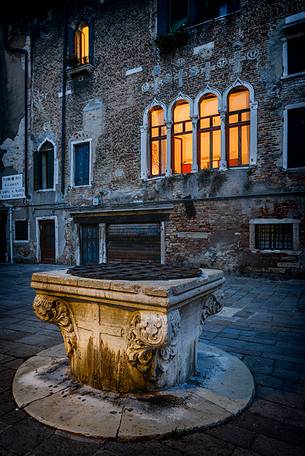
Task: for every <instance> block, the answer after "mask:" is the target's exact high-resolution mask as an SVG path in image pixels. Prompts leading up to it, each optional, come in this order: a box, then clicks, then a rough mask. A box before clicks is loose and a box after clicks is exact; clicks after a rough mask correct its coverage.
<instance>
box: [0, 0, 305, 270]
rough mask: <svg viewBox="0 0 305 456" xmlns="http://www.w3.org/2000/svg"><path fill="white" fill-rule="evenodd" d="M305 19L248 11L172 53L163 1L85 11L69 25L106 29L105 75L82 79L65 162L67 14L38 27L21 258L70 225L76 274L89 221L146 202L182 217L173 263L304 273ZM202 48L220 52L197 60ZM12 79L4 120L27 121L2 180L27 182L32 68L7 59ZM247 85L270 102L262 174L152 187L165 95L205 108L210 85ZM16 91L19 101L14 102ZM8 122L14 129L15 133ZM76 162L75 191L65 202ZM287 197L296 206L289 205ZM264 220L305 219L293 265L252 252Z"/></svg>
mask: <svg viewBox="0 0 305 456" xmlns="http://www.w3.org/2000/svg"><path fill="white" fill-rule="evenodd" d="M304 10H305V2H304V0H290V1H283V0H273V1H272V2H268V3H266V2H265V1H263V0H258V1H257V2H254V1H252V0H244V1H242V2H241V8H240V10H239V11H238V12H235V13H234V14H230V15H228V16H225V17H222V18H221V19H216V20H212V21H209V22H208V23H201V24H197V25H196V26H194V27H190V28H189V29H188V30H187V35H188V38H187V43H186V44H185V45H184V46H182V47H180V48H178V49H176V50H175V52H174V53H173V54H167V55H163V54H162V53H160V51H159V49H158V47H157V46H156V44H155V38H156V18H157V1H155V0H146V1H143V0H136V1H134V2H132V3H128V2H124V1H120V2H119V1H115V2H109V3H107V2H103V3H102V4H101V3H97V4H96V2H93V1H92V2H91V1H89V0H88V1H87V2H85V4H84V3H83V2H79V1H73V2H72V1H71V2H70V3H69V19H68V21H69V25H73V24H76V23H78V21H79V20H81V19H84V18H85V19H86V20H91V19H93V22H94V34H95V43H94V54H95V56H94V71H93V72H92V73H91V74H85V75H80V77H77V78H74V79H71V80H69V81H68V86H67V96H66V120H65V125H66V137H65V140H66V147H65V160H63V151H62V150H61V149H62V145H61V144H62V139H63V138H62V129H61V127H62V95H63V94H62V91H63V87H62V80H63V78H62V60H63V55H62V54H63V37H64V29H63V14H62V11H60V10H59V11H58V10H53V11H50V16H49V17H48V19H46V18H41V19H40V20H38V19H36V20H37V21H38V23H37V30H35V34H32V39H33V43H32V55H31V60H32V68H31V75H32V78H31V80H30V81H29V88H30V90H29V92H30V94H29V95H30V103H29V105H30V109H29V114H30V118H31V125H30V135H29V136H30V137H29V160H28V171H29V173H28V183H29V194H30V196H31V201H30V202H29V201H26V202H24V201H19V200H16V201H13V202H12V204H13V206H14V214H13V217H14V219H20V218H28V219H29V221H30V241H29V242H28V243H25V244H16V243H15V244H14V256H15V258H16V259H18V260H19V261H31V260H32V261H34V260H36V259H37V251H36V249H37V234H38V233H37V228H36V218H37V217H39V216H40V217H42V216H45V217H47V216H50V214H53V215H54V214H55V215H56V216H57V219H58V258H57V261H58V262H64V263H67V264H74V263H75V262H76V261H77V260H78V257H79V233H78V224H77V223H75V222H74V220H73V213H74V212H75V211H87V212H89V213H90V212H92V211H93V210H97V209H104V208H108V210H109V211H110V212H111V211H112V210H113V209H115V208H118V207H121V208H122V209H124V210H126V209H127V208H130V207H131V206H133V207H134V206H135V205H142V206H145V204H147V205H151V206H152V205H157V204H160V203H162V202H163V203H166V204H168V203H169V202H171V204H173V209H172V210H171V211H170V218H169V220H168V221H166V222H165V241H166V242H165V253H166V260H167V261H179V262H192V263H193V264H198V265H201V266H206V267H217V268H219V269H225V270H226V271H227V272H230V271H238V272H240V273H242V272H250V273H263V274H277V275H279V276H285V275H297V274H301V273H304V242H305V240H304V232H305V231H304V213H305V210H304V195H303V194H300V195H297V194H296V193H294V192H299V191H302V192H304V169H298V170H292V171H290V170H289V171H287V170H285V169H284V168H283V155H284V150H283V147H284V146H283V113H284V110H285V107H286V106H287V105H290V104H293V103H300V102H303V101H304V90H305V89H304V87H305V85H304V75H302V74H301V75H298V76H296V77H292V78H282V75H283V71H282V70H283V41H282V40H283V39H284V36H285V31H284V25H285V18H286V17H287V16H290V15H294V14H297V13H301V12H303V11H304ZM135 12H136V13H135ZM127 18H128V20H127ZM118 24H119V25H118ZM45 25H46V26H47V27H48V29H49V33H48V36H46V34H45V33H43V30H44V27H45ZM13 36H14V34H13ZM20 41H22V45H24V42H25V39H24V37H22V39H21V40H20V36H18V35H17V37H16V38H15V39H14V40H12V44H15V45H17V44H19V45H20ZM118 43H120V45H119V46H118ZM123 43H124V44H123ZM202 46H203V49H208V50H209V52H199V53H198V52H195V53H194V49H198V47H199V48H200V47H202ZM50 62H52V66H51V67H50ZM139 67H142V69H143V71H141V72H138V73H134V74H131V75H130V76H126V71H128V70H131V69H133V68H139ZM0 68H1V71H2V73H1V81H3V84H4V85H5V86H8V88H9V89H10V90H6V91H5V94H3V96H2V100H3V104H2V105H4V106H5V108H4V109H3V110H2V111H3V114H1V115H3V116H4V119H3V120H4V121H5V120H7V118H8V117H10V118H11V122H10V123H12V124H13V125H8V128H7V129H6V130H7V131H3V132H1V133H2V134H1V138H3V141H2V139H1V141H0V142H1V144H0V150H1V155H3V160H2V161H3V167H5V169H4V170H3V171H2V170H1V169H0V175H1V173H3V174H4V173H11V172H22V171H23V169H22V167H21V166H20V165H21V164H22V160H23V148H22V145H21V139H22V136H23V135H22V133H23V128H22V122H21V118H22V117H23V113H22V106H21V100H22V96H21V93H20V92H21V88H22V85H23V79H22V78H23V76H24V72H23V60H22V58H21V57H20V56H19V55H14V56H13V55H12V54H11V53H9V54H8V53H7V52H5V50H4V49H3V48H2V49H1V66H0ZM12 73H14V78H12ZM238 78H240V79H241V81H243V82H246V83H248V84H251V85H252V87H253V89H254V98H255V103H257V110H258V111H257V112H258V135H257V143H258V144H257V161H256V163H255V164H254V165H253V166H252V165H251V167H245V168H243V169H227V170H223V171H219V170H217V169H215V170H202V171H200V172H196V173H192V174H185V175H174V176H169V177H166V178H161V179H150V180H148V181H145V180H142V179H141V173H140V161H141V153H140V148H141V144H140V143H141V137H140V127H141V125H142V124H143V114H144V110H145V108H146V107H148V105H149V104H150V103H151V102H152V101H153V100H154V99H155V98H156V99H158V101H159V102H162V103H164V104H165V105H166V106H168V107H169V106H170V103H171V102H172V101H174V100H175V98H176V97H177V96H178V95H179V94H180V92H182V93H183V94H185V95H187V96H188V97H190V98H191V99H192V100H194V99H195V97H196V96H197V95H198V94H199V93H200V92H202V91H204V90H205V89H208V88H209V89H214V90H217V91H219V92H220V93H221V94H222V95H223V94H224V91H225V90H226V89H227V88H228V87H230V86H231V84H233V83H234V82H235V81H237V80H238ZM13 82H15V83H14V84H13ZM12 85H13V87H12ZM7 93H9V94H10V97H11V99H10V100H7V99H6V97H7ZM17 94H18V96H17ZM8 113H9V115H8ZM3 125H4V122H1V128H2V129H4V127H3ZM19 126H20V131H19V133H18V129H19ZM85 139H91V140H92V154H93V160H92V179H91V186H89V187H85V188H74V187H73V186H72V182H71V149H72V147H71V144H72V141H73V140H74V141H78V140H85ZM45 140H52V141H53V142H54V144H55V150H56V173H55V177H56V179H55V191H50V192H35V191H33V152H34V151H36V150H37V149H38V147H40V145H41V144H42V143H43V142H44V141H45ZM7 146H8V147H7ZM18 147H19V149H18ZM0 160H1V156H0ZM15 162H17V163H18V167H17V165H16V166H15ZM63 165H64V166H65V170H64V171H65V172H64V176H65V190H64V194H62V193H61V192H60V186H61V170H62V166H63ZM284 191H289V195H281V194H280V193H282V192H284ZM189 196H190V197H191V198H193V199H194V207H195V211H196V214H195V215H193V216H191V217H189V216H188V214H187V211H186V207H185V204H184V203H183V202H181V200H182V199H183V198H185V197H189ZM177 200H180V202H177ZM94 201H97V206H94ZM53 211H54V213H53ZM258 217H264V218H278V219H281V218H285V217H292V218H294V219H298V220H300V222H301V223H300V248H299V250H297V251H295V252H293V255H290V254H286V253H279V252H273V253H269V254H261V253H254V252H252V251H251V249H250V242H249V220H250V219H253V218H258ZM7 237H8V230H7ZM185 252H188V255H185ZM7 257H8V249H7Z"/></svg>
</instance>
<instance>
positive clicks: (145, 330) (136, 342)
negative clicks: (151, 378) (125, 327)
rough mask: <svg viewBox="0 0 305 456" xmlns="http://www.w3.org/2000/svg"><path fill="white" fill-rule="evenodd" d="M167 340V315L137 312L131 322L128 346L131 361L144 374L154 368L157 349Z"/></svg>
mask: <svg viewBox="0 0 305 456" xmlns="http://www.w3.org/2000/svg"><path fill="white" fill-rule="evenodd" d="M166 340H167V318H166V315H162V314H157V313H154V312H136V313H135V315H134V316H133V317H132V319H131V322H130V328H129V333H128V347H127V350H126V353H127V356H128V359H129V362H130V363H131V364H133V365H134V366H135V367H136V368H137V369H138V371H139V372H142V373H143V374H144V375H145V374H146V373H148V372H149V371H150V370H151V368H152V363H153V360H154V355H155V351H156V350H157V349H158V348H160V347H162V346H163V345H164V344H165V343H166Z"/></svg>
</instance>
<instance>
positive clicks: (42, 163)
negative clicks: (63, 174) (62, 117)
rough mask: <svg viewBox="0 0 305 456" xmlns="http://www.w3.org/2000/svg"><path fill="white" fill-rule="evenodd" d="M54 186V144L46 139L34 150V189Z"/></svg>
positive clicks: (45, 188) (50, 188) (49, 188)
mask: <svg viewBox="0 0 305 456" xmlns="http://www.w3.org/2000/svg"><path fill="white" fill-rule="evenodd" d="M53 188H54V146H53V144H52V143H50V142H49V141H46V142H45V143H44V144H43V145H42V146H41V147H40V149H39V150H38V151H36V152H34V190H53Z"/></svg>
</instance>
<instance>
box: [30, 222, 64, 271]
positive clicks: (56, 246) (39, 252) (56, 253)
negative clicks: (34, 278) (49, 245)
mask: <svg viewBox="0 0 305 456" xmlns="http://www.w3.org/2000/svg"><path fill="white" fill-rule="evenodd" d="M43 220H54V224H55V262H57V260H58V258H59V244H58V219H57V215H52V216H45V217H36V258H37V262H38V263H40V261H41V250H40V230H39V222H40V221H43Z"/></svg>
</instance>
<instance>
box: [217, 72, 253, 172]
mask: <svg viewBox="0 0 305 456" xmlns="http://www.w3.org/2000/svg"><path fill="white" fill-rule="evenodd" d="M237 87H244V88H245V89H248V91H249V96H250V154H249V164H248V165H245V166H234V167H232V168H231V167H230V168H228V169H231V170H234V169H245V168H249V167H250V166H254V165H256V162H257V108H258V103H257V101H256V100H255V96H254V89H253V86H252V85H251V84H250V83H249V82H245V81H242V80H241V79H239V78H238V79H236V80H235V81H234V82H233V84H231V85H230V86H229V87H227V88H226V90H225V91H224V93H223V97H222V106H223V113H224V116H226V115H227V112H228V95H229V93H230V92H231V90H232V89H235V88H237ZM223 147H224V148H225V149H224V152H223V153H224V156H225V159H226V147H227V146H226V144H224V146H223ZM224 164H225V165H226V162H225V163H224ZM223 169H225V166H224V167H223Z"/></svg>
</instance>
